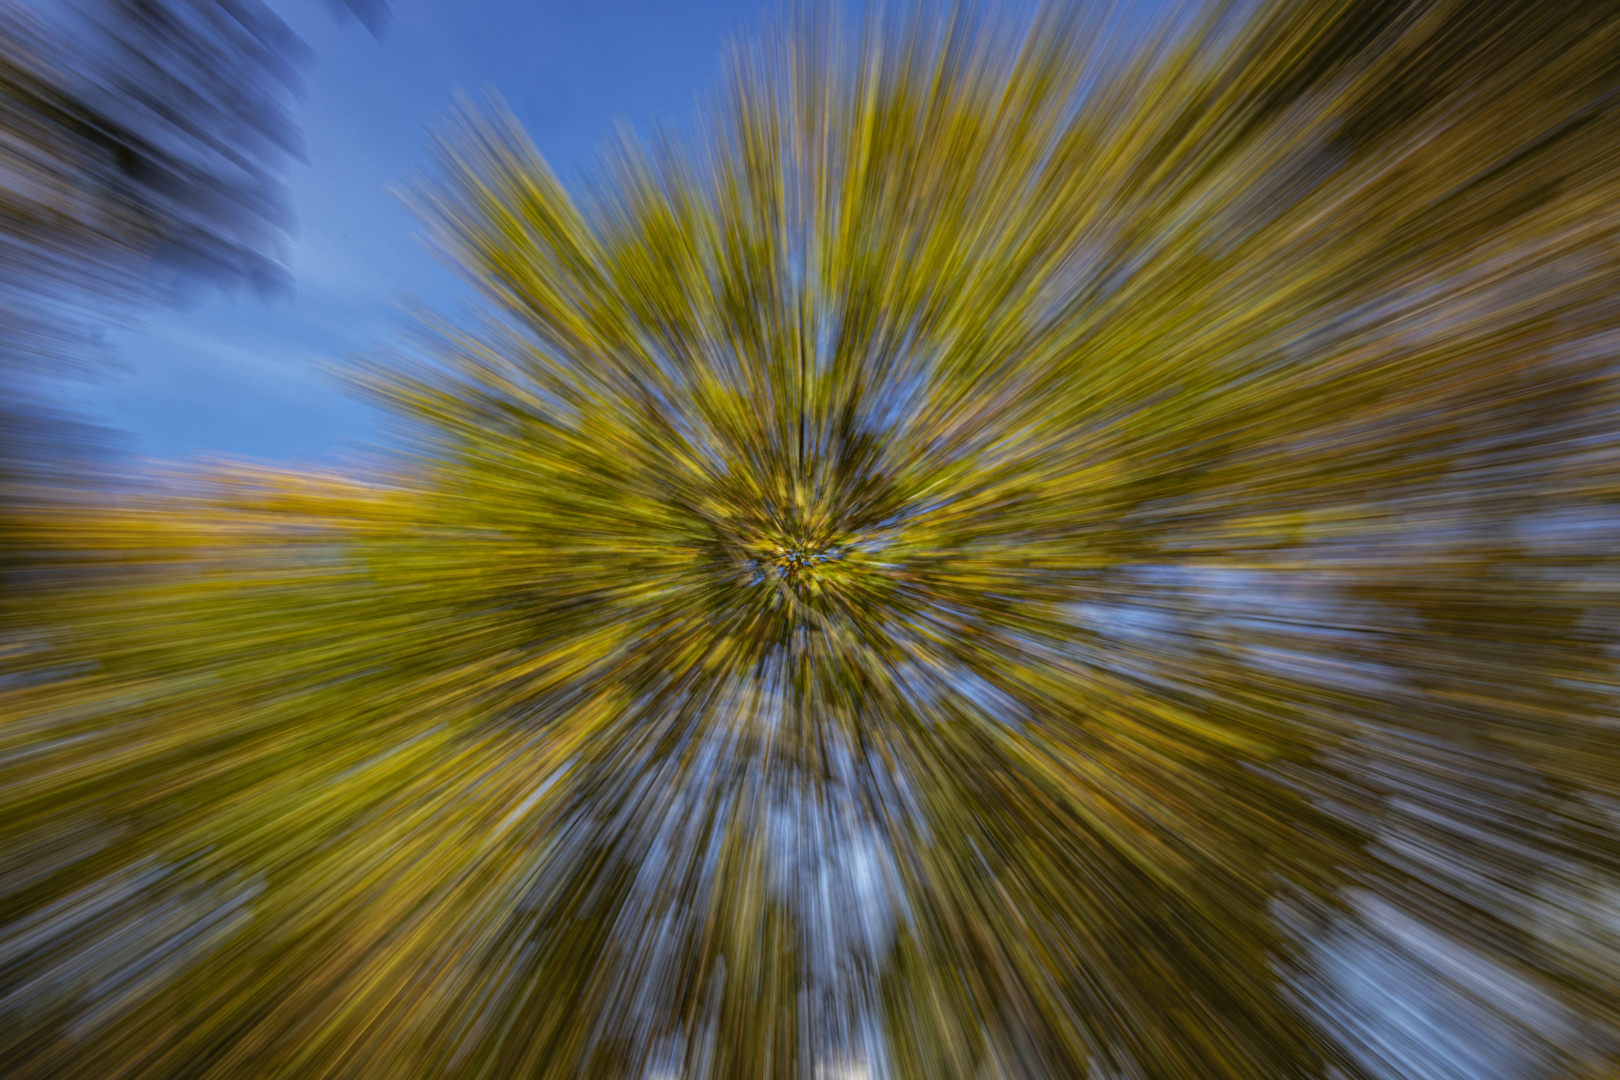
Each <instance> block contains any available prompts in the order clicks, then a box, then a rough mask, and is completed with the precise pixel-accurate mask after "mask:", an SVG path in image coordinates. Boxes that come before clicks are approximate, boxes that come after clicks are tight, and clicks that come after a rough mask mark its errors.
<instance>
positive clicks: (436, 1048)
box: [0, 0, 1620, 1080]
mask: <svg viewBox="0 0 1620 1080" xmlns="http://www.w3.org/2000/svg"><path fill="white" fill-rule="evenodd" d="M1617 46H1620V9H1617V8H1616V7H1615V6H1614V5H1613V4H1610V3H1599V2H1577V0H1569V2H1563V0H1558V2H1553V3H1545V2H1544V3H1537V4H1534V5H1530V4H1523V3H1516V2H1506V0H1499V2H1498V0H1492V2H1486V3H1481V2H1478V0H1471V2H1468V3H1453V2H1445V0H1413V2H1395V0H1387V2H1386V0H1376V2H1372V0H1356V2H1344V3H1330V4H1323V3H1319V2H1303V0H1301V2H1292V0H1270V2H1265V3H1254V4H1217V5H1210V6H1205V7H1195V6H1188V7H1185V8H1178V9H1176V10H1175V11H1156V12H1154V13H1152V14H1151V15H1149V14H1147V13H1144V12H1142V11H1138V10H1136V9H1132V8H1112V7H1103V6H1097V5H1084V4H1066V3H1049V4H1041V5H1036V6H1034V7H1033V8H1032V9H1031V10H1029V11H1028V12H1026V13H1024V14H1023V15H1020V16H1016V17H1015V16H1013V15H1011V14H1009V13H1006V12H996V11H994V10H991V9H988V8H979V7H975V6H972V5H960V6H955V7H952V8H949V9H948V10H942V9H937V8H932V7H926V8H917V9H907V10H906V11H905V12H902V13H897V12H895V11H893V10H891V9H889V8H885V7H882V6H879V7H877V8H876V9H875V10H874V12H873V13H872V14H871V15H870V16H869V17H868V18H867V19H866V21H864V22H863V23H859V24H858V25H853V26H852V25H846V24H844V23H842V22H840V21H839V20H838V19H837V18H835V17H834V16H833V15H831V14H829V13H827V12H825V11H812V12H807V13H802V14H799V15H796V16H793V17H789V18H786V19H783V20H781V21H780V22H778V23H777V24H776V25H775V29H773V30H771V31H769V32H767V33H765V34H763V35H762V36H760V37H758V38H756V39H750V40H747V41H744V42H741V43H739V44H738V45H737V46H736V48H735V49H734V50H733V51H732V52H731V53H730V54H729V58H728V65H727V69H726V77H725V79H724V81H723V82H722V84H721V85H720V87H719V88H718V89H717V90H716V91H715V93H714V94H713V95H712V96H711V97H710V98H709V99H708V100H707V101H706V102H705V104H704V106H703V108H702V109H701V111H700V113H699V115H698V117H697V118H696V120H695V121H694V122H693V123H692V125H691V126H690V127H689V128H687V129H683V130H679V131H664V132H660V133H657V134H656V135H654V136H651V137H645V138H643V137H640V136H637V135H635V134H633V133H628V132H627V133H626V134H624V136H623V137H622V138H621V140H620V141H619V143H618V144H617V145H614V146H612V147H610V148H608V149H607V150H605V151H604V152H603V154H602V156H601V159H600V162H599V165H598V166H597V168H596V170H595V171H594V172H593V173H592V174H591V175H590V176H589V177H588V178H587V180H586V181H585V182H581V183H579V184H576V185H572V186H567V185H564V183H563V182H562V181H561V180H560V179H559V178H558V177H557V176H555V175H554V174H553V173H552V171H551V170H550V169H549V168H548V167H547V165H546V164H545V162H544V161H543V159H542V158H541V156H540V155H539V153H538V152H537V151H536V150H535V148H534V147H533V146H532V145H531V144H530V143H529V142H528V141H527V140H526V139H525V137H524V136H523V134H522V132H521V131H520V130H519V128H518V126H517V125H516V122H515V121H514V120H513V119H512V118H511V117H510V116H508V115H506V114H505V113H504V112H503V111H502V110H501V109H500V108H499V107H498V106H497V105H490V106H488V107H483V106H475V105H471V104H468V105H466V106H464V108H463V110H462V112H461V113H460V115H459V118H458V120H457V121H456V123H454V124H453V125H452V126H451V127H450V129H449V130H448V132H447V133H446V135H445V137H444V139H443V141H442V143H441V153H440V163H441V170H440V174H439V176H438V178H437V180H436V181H434V182H433V183H430V184H427V185H425V186H424V187H423V189H422V190H421V193H420V196H419V199H418V205H419V208H420V209H421V211H422V214H423V216H424V219H425V221H426V222H427V223H428V226H429V228H430V233H431V235H432V237H433V238H434V240H435V242H436V243H437V245H438V246H439V248H440V249H441V250H442V252H443V253H444V255H445V256H446V258H448V259H449V260H450V261H451V262H452V263H453V265H455V266H456V267H458V268H459V269H460V270H461V271H462V272H463V273H464V274H465V275H466V277H467V280H468V281H469V282H471V283H472V284H473V285H474V286H475V287H476V288H477V289H478V290H479V292H480V294H481V296H482V297H483V300H484V307H483V309H482V312H481V314H480V316H479V317H476V318H470V319H467V320H464V321H461V322H457V321H453V320H447V319H437V318H433V317H429V316H424V318H423V320H422V323H421V327H420V333H419V334H418V336H417V337H416V338H415V339H414V341H413V343H412V344H410V345H408V346H402V347H401V348H400V349H398V350H396V351H394V352H392V353H389V354H386V355H383V356H379V357H378V358H377V359H376V360H375V361H373V362H371V363H369V364H367V365H364V366H362V367H359V368H356V369H354V370H353V371H352V375H353V378H354V381H355V383H356V385H357V386H359V387H360V388H362V389H363V391H364V392H366V393H368V394H370V395H372V396H373V397H374V398H375V399H376V400H379V401H381V402H383V403H385V404H386V405H387V406H388V407H390V408H391V409H392V411H393V413H394V415H395V416H396V417H397V418H398V420H399V422H400V424H401V427H402V430H403V432H404V433H405V435H406V436H407V437H408V439H409V440H410V441H411V445H412V446H413V450H412V451H411V452H409V453H404V454H400V455H396V456H395V457H393V458H390V459H386V460H383V461H380V462H377V463H375V464H374V466H372V467H370V468H368V469H360V468H357V469H355V470H353V471H351V472H348V473H338V472H333V473H313V472H295V471H288V470H274V469H267V468H253V467H246V466H240V467H218V468H214V469H208V470H200V471H193V472H190V473H183V474H177V475H175V476H174V477H172V478H171V480H170V483H169V485H168V487H167V489H166V490H165V491H164V492H160V493H155V494H154V493H148V494H144V495H133V494H132V495H130V496H128V497H127V498H124V499H121V500H106V501H103V502H101V503H98V504H97V505H94V506H83V505H80V506H62V507H55V508H52V509H49V510H40V511H38V512H37V513H34V514H33V515H32V516H31V517H30V518H29V519H28V521H27V523H26V525H25V528H26V529H27V530H28V540H27V543H28V544H29V545H30V547H31V549H32V550H35V551H37V552H38V553H39V554H38V555H37V557H36V559H35V562H34V563H33V565H32V566H31V568H30V569H29V570H28V572H27V574H26V575H23V576H22V577H21V578H20V579H19V580H21V582H22V584H23V586H24V588H23V589H22V593H23V595H22V597H21V598H20V599H18V600H17V601H16V606H17V611H18V612H19V614H18V616H17V619H18V622H17V625H18V626H19V627H24V628H25V629H22V630H19V631H18V633H17V634H16V635H15V636H14V638H13V640H12V641H11V643H10V644H9V646H8V647H9V648H10V650H11V653H10V655H11V657H12V659H13V668H14V670H13V673H12V674H10V675H9V676H8V677H7V681H6V683H5V684H4V686H3V687H0V710H3V715H4V716H5V717H6V719H5V721H4V724H3V726H0V1055H3V1056H4V1060H7V1061H8V1062H9V1063H11V1064H10V1068H12V1069H13V1070H15V1072H16V1074H17V1075H18V1076H19V1077H47V1076H50V1077H60V1076H113V1075H117V1076H127V1077H136V1076H140V1077H180V1076H185V1077H215V1076H217V1077H234V1076H241V1075H254V1076H263V1077H280V1076H288V1077H294V1076H296V1077H314V1076H334V1077H335V1076H366V1077H381V1076H429V1075H444V1074H447V1073H448V1074H450V1075H456V1076H468V1077H473V1076H491V1077H508V1076H512V1077H516V1076H533V1077H558V1078H561V1077H577V1076H590V1077H676V1076H682V1077H685V1076H692V1077H698V1076H714V1077H773V1076H794V1077H799V1076H803V1077H812V1076H817V1077H820V1076H838V1075H843V1076H855V1075H861V1072H862V1070H864V1071H865V1074H866V1075H871V1076H883V1075H893V1076H897V1077H924V1076H930V1077H931V1076H952V1077H955V1076H961V1077H978V1076H1028V1077H1043V1076H1089V1077H1099V1078H1101V1077H1128V1078H1138V1077H1141V1078H1163V1080H1195V1078H1196V1080H1206V1078H1207V1080H1214V1078H1232V1080H1252V1078H1255V1077H1302V1076H1320V1077H1324V1078H1325V1077H1329V1076H1357V1075H1367V1076H1379V1075H1400V1073H1399V1072H1398V1069H1399V1067H1400V1062H1399V1060H1398V1054H1399V1047H1398V1046H1397V1045H1395V1044H1396V1043H1397V1042H1398V1040H1397V1039H1392V1038H1391V1037H1389V1035H1388V1031H1387V1029H1380V1028H1379V1027H1378V1024H1379V1022H1380V1021H1378V1020H1377V1019H1376V1018H1374V1019H1373V1020H1368V1019H1367V1018H1366V1015H1365V1013H1366V1010H1367V1009H1368V1007H1369V1006H1368V1001H1369V1000H1370V999H1369V998H1368V997H1367V996H1366V993H1365V992H1362V991H1357V990H1356V989H1355V987H1354V986H1353V985H1352V982H1353V979H1351V978H1350V977H1349V976H1346V974H1345V971H1344V964H1343V960H1344V957H1346V956H1349V955H1352V954H1353V953H1354V952H1355V949H1357V948H1361V949H1363V954H1362V955H1366V950H1371V949H1375V948H1385V949H1394V950H1399V949H1404V950H1406V953H1407V954H1408V955H1413V956H1415V955H1417V954H1418V953H1420V952H1421V950H1422V948H1424V947H1427V946H1424V945H1423V943H1424V942H1426V941H1430V940H1431V938H1429V937H1424V936H1423V935H1424V934H1429V935H1432V937H1433V938H1434V939H1439V940H1443V941H1444V942H1445V945H1444V947H1430V948H1429V952H1428V953H1424V954H1423V955H1422V956H1421V957H1419V959H1421V960H1422V962H1423V964H1424V965H1426V968H1425V970H1429V971H1431V972H1432V973H1433V974H1432V978H1433V979H1434V985H1436V986H1437V987H1439V988H1440V990H1439V992H1440V993H1442V994H1443V995H1449V996H1450V999H1452V1000H1455V1001H1456V1002H1458V1003H1459V1004H1458V1006H1457V1007H1458V1008H1461V1009H1467V1010H1473V1015H1475V1016H1476V1017H1483V1018H1485V1020H1484V1021H1482V1022H1486V1023H1489V1024H1490V1025H1494V1027H1495V1028H1496V1029H1497V1030H1499V1031H1501V1032H1503V1033H1505V1034H1504V1035H1503V1038H1504V1040H1505V1044H1506V1045H1510V1046H1511V1047H1512V1048H1513V1052H1514V1053H1519V1054H1521V1055H1522V1060H1523V1062H1525V1063H1527V1064H1526V1065H1525V1068H1526V1069H1528V1070H1532V1071H1531V1072H1527V1073H1526V1074H1525V1075H1534V1074H1535V1073H1534V1070H1540V1073H1541V1074H1543V1075H1563V1076H1576V1077H1592V1078H1597V1077H1602V1076H1612V1075H1613V1070H1614V1068H1615V1061H1616V1054H1617V1052H1620V1044H1617V1042H1616V1037H1617V1035H1620V1031H1617V1027H1616V1021H1617V1018H1620V1002H1617V1001H1616V1000H1615V995H1616V993H1617V989H1616V988H1617V987H1620V937H1617V935H1616V932H1615V929H1614V924H1613V920H1612V910H1613V903H1614V898H1615V897H1616V896H1617V895H1620V865H1617V862H1616V859H1617V855H1620V850H1617V845H1616V843H1615V839H1614V838H1615V836H1616V835H1617V834H1616V824H1617V822H1616V816H1615V815H1616V813H1617V812H1620V790H1617V784H1620V760H1617V755H1616V750H1617V749H1620V748H1617V745H1616V732H1617V730H1620V729H1617V727H1616V725H1615V699H1614V694H1613V686H1614V681H1615V680H1614V667H1613V665H1614V656H1615V653H1614V647H1615V645H1616V631H1617V629H1620V626H1617V624H1616V620H1615V612H1616V611H1617V610H1620V606H1617V604H1616V600H1617V599H1620V598H1617V596H1616V586H1617V585H1620V578H1617V577H1616V575H1615V572H1614V562H1613V552H1614V549H1613V540H1612V537H1613V535H1614V532H1613V530H1614V526H1615V524H1616V521H1617V519H1616V513H1615V506H1616V503H1615V500H1616V496H1617V494H1620V491H1617V485H1616V480H1615V477H1616V476H1617V475H1620V473H1617V471H1616V469H1615V465H1616V464H1617V462H1616V454H1617V452H1620V445H1617V444H1616V441H1615V437H1614V427H1615V425H1614V416H1615V413H1614V406H1615V381H1614V378H1615V369H1614V361H1613V357H1614V343H1615V342H1616V341H1617V340H1620V338H1616V337H1615V333H1616V330H1617V329H1620V308H1617V307H1616V305H1615V302H1614V300H1613V297H1614V295H1615V288H1614V286H1615V284H1616V276H1617V266H1616V263H1615V258H1614V251H1615V248H1614V242H1615V238H1616V225H1617V224H1620V221H1617V217H1616V215H1617V213H1620V211H1617V209H1616V208H1617V207H1620V199H1617V196H1620V171H1617V169H1616V152H1617V150H1620V111H1617V110H1620V95H1617V94H1616V90H1617V88H1620V47H1617ZM1380 935H1382V937H1380ZM1402 935H1404V937H1403V936H1402ZM1391 941H1393V943H1392V944H1391ZM1378 942H1384V944H1382V945H1378V944H1377V943H1378ZM1358 943H1360V944H1358ZM1369 943H1371V944H1369ZM1414 962H1415V961H1414ZM1336 965H1337V966H1336ZM1352 974H1353V973H1352ZM1358 993H1359V994H1360V995H1361V996H1357V995H1358ZM1384 1023H1386V1024H1387V1023H1388V1021H1384ZM1392 1047H1393V1048H1392ZM1503 1053H1506V1051H1503ZM1516 1060H1517V1059H1516ZM1392 1070H1395V1071H1392Z"/></svg>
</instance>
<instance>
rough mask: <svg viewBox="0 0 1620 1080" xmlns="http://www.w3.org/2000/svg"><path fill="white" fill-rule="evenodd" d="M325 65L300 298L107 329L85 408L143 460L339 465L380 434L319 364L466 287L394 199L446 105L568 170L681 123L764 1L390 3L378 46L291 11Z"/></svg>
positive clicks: (291, 6) (295, 191)
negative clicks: (506, 110)
mask: <svg viewBox="0 0 1620 1080" xmlns="http://www.w3.org/2000/svg"><path fill="white" fill-rule="evenodd" d="M280 9H281V10H282V12H283V14H284V15H285V16H286V18H287V19H288V21H289V22H290V23H292V24H293V25H294V27H295V28H296V29H297V30H298V31H299V32H300V33H301V34H302V36H303V37H304V39H305V40H306V41H307V42H308V43H309V44H310V46H311V47H312V49H313V50H314V53H315V60H314V62H313V63H312V65H311V66H310V68H309V69H308V71H307V72H306V81H307V86H306V90H305V94H304V97H303V99H302V101H301V102H300V103H299V106H298V109H297V117H298V119H299V121H300V123H301V126H302V128H303V133H304V139H305V144H306V157H307V161H306V163H303V164H295V165H294V166H293V167H292V170H291V174H290V177H289V179H290V182H291V191H292V197H293V205H294V209H295V212H296V213H297V216H298V228H297V231H296V234H295V236H294V243H293V247H292V250H291V259H290V262H291V266H290V269H291V271H292V275H293V280H294V289H293V293H292V295H290V296H287V297H285V298H282V299H278V300H272V301H264V300H261V299H258V298H255V297H252V296H248V295H242V296H237V297H234V298H232V297H229V296H223V295H219V294H217V293H215V294H203V295H200V296H198V297H194V298H193V300H192V302H191V303H189V304H188V305H186V306H184V307H182V308H178V309H175V310H157V311H147V312H144V313H142V315H141V316H140V325H139V326H137V327H134V328H129V329H123V330H119V331H116V332H114V333H113V334H112V335H111V338H112V343H113V344H114V346H115V348H116V350H117V352H118V354H119V357H120V364H119V368H118V369H117V370H115V371H113V372H111V373H109V374H107V375H105V376H103V377H101V378H100V379H98V380H97V381H96V382H95V383H93V384H90V385H86V386H82V387H77V388H75V390H74V392H73V396H74V397H75V398H76V399H77V400H79V401H80V402H81V404H82V407H83V409H84V410H85V411H86V412H87V413H89V414H90V416H91V418H93V419H94V420H96V421H98V422H100V423H102V424H103V425H105V426H107V427H109V428H112V429H114V430H115V431H117V432H120V433H121V434H120V435H119V436H118V441H119V448H120V449H121V450H122V451H124V452H126V453H129V454H133V455H138V456H146V457H189V456H197V455H204V456H212V455H216V454H228V455H232V456H247V457H255V458H265V459H272V460H291V461H297V460H319V461H337V460H341V459H342V458H343V457H344V456H345V455H346V454H347V453H349V452H352V451H353V450H354V449H356V448H358V447H360V446H363V445H365V444H368V443H374V442H376V441H377V440H378V439H380V438H381V437H382V430H383V429H382V427H381V426H380V420H381V417H379V416H378V415H377V414H376V413H375V412H373V411H372V410H371V409H370V408H369V407H367V406H365V405H363V404H361V403H359V402H357V401H354V400H352V399H350V398H348V397H347V396H346V395H345V394H344V392H343V391H342V390H341V389H339V388H338V387H337V385H336V383H335V382H334V381H333V380H332V379H331V378H330V376H328V375H326V374H325V373H323V371H322V369H321V362H322V361H323V360H332V359H338V358H341V357H343V356H344V355H347V354H353V353H356V352H361V353H363V352H370V351H373V350H375V349H376V348H377V347H378V346H380V345H382V344H384V343H385V342H386V341H387V340H388V338H389V335H390V334H391V333H392V332H393V331H394V330H395V329H397V328H398V327H399V326H401V325H402V318H401V314H400V310H399V304H400V302H401V301H404V300H407V299H409V300H416V301H421V302H425V303H426V304H428V305H429V306H431V307H433V308H435V309H437V310H440V311H449V312H453V311H454V310H455V308H456V305H457V303H458V302H459V301H460V299H461V298H462V297H464V296H465V291H464V289H463V287H462V286H461V285H460V284H459V283H458V282H457V281H455V279H454V278H453V277H452V275H451V274H450V273H449V272H448V271H447V270H445V269H444V268H443V267H441V266H440V265H439V264H438V263H437V262H436V261H435V260H434V258H433V256H432V255H431V254H430V253H429V252H428V251H427V250H426V248H425V247H424V246H423V245H422V244H421V242H420V241H419V240H418V239H417V232H418V229H417V225H416V222H415V221H414V219H413V218H412V216H411V214H410V213H409V212H408V211H407V210H406V209H405V208H404V207H403V206H401V205H400V203H399V201H398V199H397V198H396V197H395V196H394V195H393V194H391V192H390V190H389V189H390V188H393V187H397V186H399V185H401V184H404V183H407V182H408V181H409V180H410V177H411V175H412V173H413V171H416V170H420V169H423V168H424V167H425V166H426V165H427V159H428V155H427V145H428V139H427V136H428V131H429V129H430V128H431V126H432V125H433V124H434V123H436V122H437V121H438V120H440V119H441V118H442V117H443V116H444V115H445V114H446V112H447V111H448V109H449V107H450V105H451V100H452V95H453V94H454V93H455V92H456V91H458V90H461V91H465V92H468V93H471V94H474V95H477V94H480V93H481V92H482V91H484V90H486V89H492V90H495V91H497V92H498V93H499V94H500V95H501V96H502V97H504V98H505V100H506V101H507V103H508V105H510V107H511V108H512V110H513V111H514V112H515V113H516V114H517V116H518V118H519V119H520V120H521V121H522V123H523V124H524V126H525V127H526V128H527V129H528V132H529V134H530V136H531V137H532V138H533V139H534V141H535V142H536V144H537V145H538V146H539V147H540V150H541V152H542V153H544V154H545V155H546V157H547V158H548V159H549V160H550V161H551V163H552V165H553V166H554V167H555V168H556V169H557V170H558V172H559V173H560V174H561V175H562V176H563V177H564V178H565V180H567V179H571V177H572V176H573V174H574V173H575V172H576V170H577V169H578V168H579V167H580V166H581V165H583V164H585V163H586V161H587V160H588V159H589V157H590V155H591V153H592V149H593V147H594V146H595V145H596V144H597V143H598V142H599V141H601V140H602V139H604V138H605V137H607V136H608V135H609V134H611V131H612V128H613V125H614V123H615V122H616V121H617V120H619V119H626V120H629V121H630V122H631V123H633V124H635V125H636V126H637V127H638V128H642V129H643V130H645V129H646V127H647V125H648V124H649V122H651V121H654V120H674V121H678V122H681V123H684V122H686V121H687V120H688V118H689V117H690V116H691V114H692V111H693V109H694V107H695V104H696V97H697V95H698V94H699V93H700V92H701V91H703V90H704V89H706V88H707V87H708V86H709V85H711V84H712V82H713V80H714V79H715V77H716V76H717V75H718V74H719V72H720V56H721V50H722V48H723V46H724V44H725V41H726V39H727V38H729V37H731V36H733V35H735V34H737V33H739V32H745V31H747V30H750V29H752V28H754V27H756V26H757V25H758V23H759V20H760V17H761V15H762V14H766V13H768V12H769V11H771V10H774V6H765V5H762V4H761V0H528V2H524V0H394V15H393V20H392V24H391V26H390V27H389V29H388V31H387V33H386V34H384V35H383V38H382V40H380V41H379V40H376V39H374V38H372V37H371V35H370V34H368V33H367V32H366V31H365V30H364V29H363V28H362V27H361V26H360V25H359V24H358V23H356V22H355V21H353V20H352V19H350V20H345V21H338V20H334V19H333V18H331V16H330V14H329V12H328V9H327V8H326V7H325V6H324V5H320V4H317V3H314V2H313V0H288V2H287V3H284V4H282V5H280Z"/></svg>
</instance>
